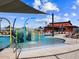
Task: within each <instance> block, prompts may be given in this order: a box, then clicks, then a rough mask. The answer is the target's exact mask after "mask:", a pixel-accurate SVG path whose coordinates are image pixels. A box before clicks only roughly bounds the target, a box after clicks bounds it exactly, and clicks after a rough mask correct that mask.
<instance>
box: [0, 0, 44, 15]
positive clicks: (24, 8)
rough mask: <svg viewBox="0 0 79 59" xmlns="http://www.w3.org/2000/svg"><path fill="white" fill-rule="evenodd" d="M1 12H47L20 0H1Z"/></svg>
mask: <svg viewBox="0 0 79 59" xmlns="http://www.w3.org/2000/svg"><path fill="white" fill-rule="evenodd" d="M0 12H11V13H38V14H45V13H44V12H42V11H39V10H36V9H34V8H33V7H31V6H28V5H27V4H25V3H23V2H22V1H20V0H0Z"/></svg>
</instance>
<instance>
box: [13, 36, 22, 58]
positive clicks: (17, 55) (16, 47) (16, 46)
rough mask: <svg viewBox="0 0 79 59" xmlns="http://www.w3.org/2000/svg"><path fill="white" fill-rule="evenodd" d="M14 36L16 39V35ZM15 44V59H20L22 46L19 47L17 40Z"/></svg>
mask: <svg viewBox="0 0 79 59" xmlns="http://www.w3.org/2000/svg"><path fill="white" fill-rule="evenodd" d="M12 37H13V40H15V39H16V38H15V37H14V36H12ZM13 44H14V45H15V47H13V53H15V59H18V58H19V55H20V53H21V51H22V48H18V43H17V41H16V43H14V42H13ZM18 49H19V50H20V51H19V53H17V51H18Z"/></svg>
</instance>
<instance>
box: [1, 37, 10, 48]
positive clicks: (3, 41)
mask: <svg viewBox="0 0 79 59" xmlns="http://www.w3.org/2000/svg"><path fill="white" fill-rule="evenodd" d="M9 45H10V36H0V49H2V48H5V47H7V46H9Z"/></svg>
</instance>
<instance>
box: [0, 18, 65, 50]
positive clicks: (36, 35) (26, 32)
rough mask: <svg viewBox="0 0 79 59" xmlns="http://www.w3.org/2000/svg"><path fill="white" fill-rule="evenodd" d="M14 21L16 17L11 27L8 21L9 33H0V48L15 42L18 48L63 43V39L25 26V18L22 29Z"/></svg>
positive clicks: (13, 45) (12, 44)
mask: <svg viewBox="0 0 79 59" xmlns="http://www.w3.org/2000/svg"><path fill="white" fill-rule="evenodd" d="M1 19H6V18H1ZM7 20H8V19H7ZM8 22H9V21H8ZM15 22H16V19H15V20H14V23H13V28H12V26H11V23H10V22H9V32H10V33H9V35H2V34H1V35H0V42H1V43H0V44H1V46H0V48H1V49H3V48H6V47H16V46H15V45H16V43H17V45H18V48H19V47H21V48H29V47H30V48H31V47H38V46H46V45H52V44H59V43H64V40H63V39H59V38H47V37H46V36H44V33H41V31H35V30H34V29H29V28H28V27H26V23H27V20H26V21H25V23H24V28H23V30H22V31H20V30H18V28H15Z"/></svg>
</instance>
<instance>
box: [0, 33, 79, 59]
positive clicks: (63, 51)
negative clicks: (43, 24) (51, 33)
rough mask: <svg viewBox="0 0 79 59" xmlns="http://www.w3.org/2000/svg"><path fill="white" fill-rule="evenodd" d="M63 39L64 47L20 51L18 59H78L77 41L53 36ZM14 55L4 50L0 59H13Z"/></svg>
mask: <svg viewBox="0 0 79 59" xmlns="http://www.w3.org/2000/svg"><path fill="white" fill-rule="evenodd" d="M55 37H56V38H64V39H65V40H66V42H65V45H57V46H47V47H39V48H31V49H30V48H29V49H22V51H21V54H20V56H19V58H20V59H22V58H24V59H26V58H27V59H29V58H30V59H79V40H78V39H72V38H66V37H64V35H63V34H59V35H56V36H55ZM15 57H16V56H15V53H13V49H12V48H7V49H4V50H3V51H2V52H0V58H1V59H15Z"/></svg>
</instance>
